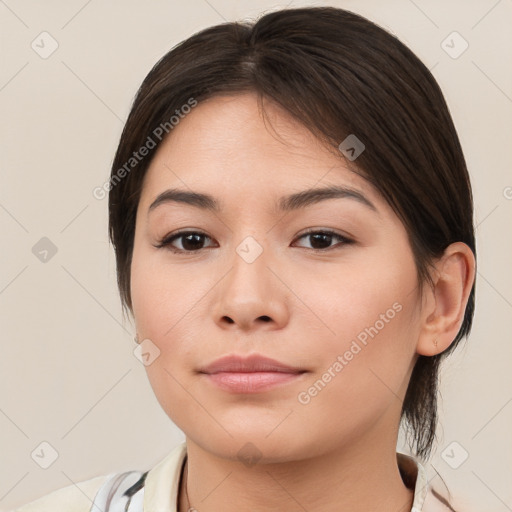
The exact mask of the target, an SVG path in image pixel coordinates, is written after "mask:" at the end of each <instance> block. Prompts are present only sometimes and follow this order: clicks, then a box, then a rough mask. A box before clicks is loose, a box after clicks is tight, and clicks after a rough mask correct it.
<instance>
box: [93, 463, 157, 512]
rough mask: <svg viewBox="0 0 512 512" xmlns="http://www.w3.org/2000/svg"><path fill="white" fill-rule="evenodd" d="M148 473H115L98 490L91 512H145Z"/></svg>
mask: <svg viewBox="0 0 512 512" xmlns="http://www.w3.org/2000/svg"><path fill="white" fill-rule="evenodd" d="M147 474H148V471H146V472H145V473H142V472H141V471H127V472H124V473H113V474H112V475H110V478H109V479H108V480H107V481H106V482H105V483H104V484H103V485H102V486H101V487H100V489H99V490H98V492H97V494H96V496H95V498H94V502H93V504H92V507H91V512H107V511H108V512H143V504H144V482H145V480H146V476H147Z"/></svg>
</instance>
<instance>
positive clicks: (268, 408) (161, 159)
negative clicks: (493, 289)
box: [131, 93, 475, 512]
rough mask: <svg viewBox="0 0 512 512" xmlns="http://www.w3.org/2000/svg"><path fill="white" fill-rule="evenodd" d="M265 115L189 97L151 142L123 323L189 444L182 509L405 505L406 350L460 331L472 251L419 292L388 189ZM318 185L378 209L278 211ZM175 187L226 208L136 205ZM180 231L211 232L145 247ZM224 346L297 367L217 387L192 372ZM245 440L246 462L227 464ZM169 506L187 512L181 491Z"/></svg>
mask: <svg viewBox="0 0 512 512" xmlns="http://www.w3.org/2000/svg"><path fill="white" fill-rule="evenodd" d="M265 111H266V113H267V115H268V120H269V121H271V127H272V128H271V127H270V126H269V123H268V121H267V122H266V123H265V122H264V120H263V118H262V116H261V113H260V110H259V108H258V103H257V97H256V96H255V95H254V94H252V93H245V94H241V95H236V96H221V97H215V98H211V99H209V100H207V101H205V102H202V103H200V104H199V105H198V106H197V107H195V108H194V109H193V110H192V112H191V113H190V114H188V115H187V116H186V117H185V118H184V119H182V120H181V121H180V123H179V125H177V126H176V127H175V128H174V129H173V131H172V133H171V136H169V137H168V138H167V139H166V140H165V141H164V142H163V143H162V145H161V146H160V147H159V149H158V151H157V153H156V155H155V156H154V159H153V160H152V162H151V165H150V168H149V169H148V172H147V175H146V177H145V180H144V184H143V189H142V193H141V198H140V203H139V206H138V210H137V218H136V229H135V241H134V252H133V260H132V267H131V296H132V302H133V315H134V319H135V324H136V329H137V332H138V335H139V339H140V340H144V339H149V340H151V342H152V343H154V344H155V345H156V346H157V347H158V349H159V350H160V356H159V357H157V358H156V359H155V360H154V361H153V362H152V363H151V364H150V365H148V366H147V367H146V370H147V374H148V378H149V380H150V383H151V386H152V388H153V390H154V392H155V395H156V397H157V399H158V401H159V403H160V404H161V406H162V408H163V409H164V411H165V412H166V413H167V415H168V416H169V418H170V419H171V420H172V421H173V422H174V423H175V424H176V425H177V426H178V427H179V428H180V429H181V430H182V431H183V432H184V433H185V435H186V441H187V453H188V457H187V472H188V482H187V489H188V496H189V499H190V503H191V506H193V507H195V508H196V509H197V510H199V511H200V512H210V511H218V510H223V511H226V512H231V511H235V510H236V511H237V512H239V511H240V510H251V511H263V510H265V511H274V510H275V511H277V510H279V511H281V510H287V511H303V510H308V511H322V512H330V511H335V510H336V511H340V510H350V511H351V512H358V511H361V512H363V511H365V512H368V511H373V510H375V511H377V510H379V511H380V512H388V511H389V512H399V511H409V510H410V508H411V506H412V498H413V492H412V491H411V490H409V489H407V488H406V487H405V485H404V483H403V482H402V479H401V477H400V474H399V470H398V465H397V460H396V443H397V435H398V426H399V420H400V410H401V405H402V400H403V397H404V395H405V391H406V388H407V384H408V382H409V378H410V374H411V371H412V368H413V365H414V362H415V360H416V358H417V357H418V354H423V355H434V354H436V353H439V352H441V351H443V350H444V349H446V348H447V347H448V346H449V345H450V343H451V342H452V341H453V339H454V338H455V336H456V334H457V332H458V331H459V329H460V326H461V323H462V320H463V315H464V310H465V307H466V303H467V299H468V296H469V292H470V289H471V285H472V282H473V280H474V272H475V270H474V266H475V262H474V258H473V255H472V252H471V250H470V249H469V247H467V246H466V245H465V244H463V243H460V242H458V243H455V244H452V245H451V246H449V247H448V248H447V250H446V251H445V254H444V256H443V257H442V258H440V259H439V260H438V261H437V262H436V271H435V273H434V281H435V288H434V289H431V288H430V287H429V286H428V285H427V286H425V289H424V292H423V294H422V295H420V294H419V289H418V282H417V278H416V268H415V264H414V260H413V254H412V251H411V247H410V244H409V241H408V237H407V233H406V231H405V228H404V226H403V224H402V223H401V222H400V220H399V219H398V217H397V216H396V215H395V214H394V212H393V211H392V209H391V208H390V206H389V205H388V204H387V203H386V202H385V200H384V199H383V198H382V196H380V194H379V193H378V192H377V191H376V190H375V189H373V188H372V186H371V185H370V184H369V183H368V182H367V181H366V180H365V179H364V178H362V177H361V176H359V175H358V174H356V173H355V172H353V171H352V170H350V169H349V167H348V164H347V162H346V161H345V160H344V159H343V158H340V157H341V154H340V153H339V152H336V151H333V150H332V149H328V148H326V147H325V146H323V145H322V144H321V143H320V142H319V141H318V139H316V138H315V137H314V136H313V135H312V134H311V133H310V132H309V131H308V130H307V129H306V128H305V127H304V126H302V125H300V124H299V123H297V122H296V121H294V120H293V119H291V118H290V117H289V115H287V114H286V113H285V112H284V111H282V110H281V109H280V108H278V107H277V106H275V105H273V104H271V103H265ZM354 164H357V160H355V161H354V162H352V165H354ZM324 185H341V186H348V187H352V188H354V189H357V190H358V191H360V192H361V193H363V194H364V195H365V196H366V198H368V199H369V200H370V201H371V202H372V203H373V204H374V205H375V207H376V208H377V210H378V213H376V212H375V211H373V210H372V209H371V208H369V207H367V206H365V205H363V204H362V203H360V202H358V201H356V200H353V199H349V198H331V199H328V200H323V201H321V202H318V203H316V204H312V205H309V206H307V207H305V208H302V209H299V210H296V211H290V212H280V211H278V210H276V209H275V204H276V201H277V200H278V199H279V198H280V197H282V196H286V195H289V194H292V193H296V192H299V191H303V190H308V189H311V188H316V187H320V186H324ZM174 187H176V188H180V189H183V190H188V191H191V190H193V191H197V192H202V193H208V194H211V195H212V196H214V197H215V198H216V199H217V200H218V201H219V202H220V203H221V209H220V210H219V211H218V212H210V211H206V210H203V209H201V208H198V207H195V206H191V205H187V204H183V203H177V202H172V203H171V202H170V203H165V204H162V205H160V206H158V207H157V208H155V209H154V210H153V211H151V212H150V213H148V208H149V205H150V204H151V203H152V202H153V200H154V199H155V198H156V197H157V196H158V194H160V193H161V192H163V191H164V190H166V189H168V188H174ZM184 228H187V229H190V230H193V231H199V232H202V233H204V234H205V235H206V236H205V237H203V238H200V239H199V241H198V242H197V241H196V245H195V246H194V245H192V244H189V245H188V246H187V245H186V240H184V238H183V237H182V238H178V239H175V240H174V242H173V245H172V246H173V247H174V248H175V249H178V250H179V249H182V251H185V249H186V248H190V247H192V251H191V250H190V249H189V252H188V253H185V252H183V253H173V252H172V251H171V250H170V248H169V246H168V247H162V248H157V247H155V246H156V245H157V244H158V243H159V242H160V241H161V239H163V238H164V237H165V236H166V235H169V234H171V233H173V232H175V231H178V230H183V229H184ZM308 228H315V230H316V231H321V230H322V229H323V230H325V229H330V230H333V231H336V232H338V233H340V234H342V235H343V236H345V237H347V238H349V239H352V240H354V243H351V244H343V242H341V241H340V240H339V239H337V238H336V237H332V238H331V239H329V238H327V241H326V240H325V239H324V241H323V243H322V240H320V243H319V242H316V245H315V240H314V239H312V237H311V236H302V234H303V233H304V231H305V230H306V229H308ZM316 228H318V229H316ZM248 236H251V237H253V238H254V239H255V240H256V241H257V243H258V244H259V245H260V246H261V248H262V251H263V252H262V253H261V254H260V255H259V256H258V257H257V258H256V259H255V261H253V262H252V263H248V262H247V261H246V260H244V259H243V258H242V257H241V256H240V255H239V254H238V253H237V252H236V249H237V247H238V246H239V245H240V244H241V242H242V241H243V240H244V239H245V238H246V237H248ZM194 247H197V248H198V249H199V250H197V249H196V250H195V252H193V251H194ZM312 247H317V248H319V250H318V251H317V252H314V251H313V249H312ZM201 248H202V249H201ZM321 251H323V252H321ZM396 303H398V304H399V305H400V306H401V310H400V311H399V312H397V313H396V314H395V315H394V317H393V318H392V319H391V320H389V321H388V322H386V323H385V326H384V327H383V328H381V329H380V330H379V331H378V334H376V335H374V337H373V338H369V339H368V342H367V345H366V346H363V345H362V344H361V343H360V345H361V346H363V348H362V350H360V352H358V353H357V355H354V357H353V359H352V360H350V361H348V364H346V365H345V366H344V367H343V369H342V370H341V371H339V372H338V373H336V372H335V375H336V376H335V377H332V378H331V380H330V381H329V382H328V383H327V384H326V385H325V387H323V389H321V391H320V392H318V393H317V394H316V396H314V397H311V400H310V401H309V402H308V403H307V404H304V403H300V402H299V400H298V395H299V393H300V392H303V391H307V390H308V388H310V387H311V386H312V385H313V384H314V383H315V382H316V381H318V379H321V378H322V375H323V374H325V372H326V371H327V370H328V369H329V367H332V366H333V363H334V362H335V361H336V360H337V357H338V355H343V354H344V353H345V352H346V351H347V350H349V349H350V346H351V343H352V342H353V340H355V339H356V337H357V335H358V334H360V333H361V332H362V331H364V329H365V328H369V327H370V326H374V325H376V321H377V320H379V318H382V317H381V316H380V315H382V314H386V311H388V310H389V309H390V308H392V305H393V304H396ZM265 316H266V317H268V318H267V319H266V320H265V318H262V317H265ZM434 341H437V346H436V345H435V344H434ZM232 353H236V354H240V355H247V354H252V353H259V354H263V355H265V356H268V357H271V358H274V359H277V360H279V361H282V362H284V363H286V364H288V365H291V366H301V367H303V368H305V369H307V370H308V371H307V372H306V373H304V374H303V375H302V376H300V377H298V378H297V379H295V380H293V381H290V382H288V383H286V384H284V385H281V386H278V387H275V388H273V389H271V390H269V391H265V392H261V393H257V394H241V393H229V392H226V391H223V390H221V389H219V388H217V387H216V386H214V385H213V384H212V383H211V382H210V381H209V380H208V379H207V378H205V376H204V375H201V374H198V373H197V370H198V369H199V368H200V367H202V366H204V365H206V364H208V363H211V362H212V361H214V360H215V359H217V358H219V357H221V356H223V355H226V354H232ZM247 443H252V445H250V446H252V448H251V449H252V450H253V451H254V452H255V453H257V457H259V458H258V460H257V461H256V463H255V464H250V465H246V464H244V463H243V461H242V459H241V458H240V456H239V455H238V452H239V450H240V449H241V448H242V447H244V446H245V445H246V444H247ZM246 449H247V446H246ZM181 488H182V491H183V481H182V487H181ZM234 497H236V498H234ZM179 510H187V503H186V501H185V498H184V497H183V492H180V496H179Z"/></svg>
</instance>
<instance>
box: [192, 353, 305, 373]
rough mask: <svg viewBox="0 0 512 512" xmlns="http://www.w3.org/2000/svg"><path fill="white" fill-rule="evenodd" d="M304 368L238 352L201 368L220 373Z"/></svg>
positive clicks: (294, 371)
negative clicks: (245, 355) (244, 355)
mask: <svg viewBox="0 0 512 512" xmlns="http://www.w3.org/2000/svg"><path fill="white" fill-rule="evenodd" d="M305 371H306V370H305V369H304V368H298V367H293V366H289V365H286V364H284V363H281V362H280V361H276V360H275V359H270V358H269V357H264V356H261V355H259V354H252V355H250V356H247V357H243V356H239V355H236V354H229V355H227V356H224V357H221V358H219V359H216V360H215V361H213V363H210V364H209V365H208V366H204V367H202V368H200V369H199V372H200V373H209V374H212V373H219V372H247V373H249V372H284V373H303V372H305Z"/></svg>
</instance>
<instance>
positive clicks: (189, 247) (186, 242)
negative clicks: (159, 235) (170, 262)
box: [155, 231, 211, 253]
mask: <svg viewBox="0 0 512 512" xmlns="http://www.w3.org/2000/svg"><path fill="white" fill-rule="evenodd" d="M205 238H206V239H208V240H211V238H210V237H209V236H207V235H206V234H204V233H202V232H201V231H181V232H178V233H172V234H170V235H167V236H166V237H164V238H163V239H162V240H160V241H159V242H158V244H157V245H155V247H157V248H158V249H160V248H162V247H167V248H168V249H169V250H170V251H172V252H181V253H187V252H189V253H192V252H199V251H200V250H202V249H204V247H202V245H203V243H204V239H205ZM180 239H183V240H182V241H181V244H180V245H181V248H180V247H178V248H177V247H175V246H174V245H173V243H174V241H175V240H180Z"/></svg>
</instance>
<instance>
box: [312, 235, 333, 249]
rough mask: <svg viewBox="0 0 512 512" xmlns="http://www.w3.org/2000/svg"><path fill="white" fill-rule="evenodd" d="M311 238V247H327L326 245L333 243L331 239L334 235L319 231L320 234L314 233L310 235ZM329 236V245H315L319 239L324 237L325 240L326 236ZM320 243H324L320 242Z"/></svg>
mask: <svg viewBox="0 0 512 512" xmlns="http://www.w3.org/2000/svg"><path fill="white" fill-rule="evenodd" d="M310 236H311V238H312V241H311V247H313V249H325V247H329V246H330V245H331V239H332V235H329V234H328V233H318V234H314V235H310ZM326 237H327V239H328V240H327V245H324V246H323V247H315V243H314V241H315V240H316V241H318V240H320V241H321V239H322V238H323V239H324V241H325V238H326ZM320 245H322V244H321V243H320Z"/></svg>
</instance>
